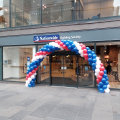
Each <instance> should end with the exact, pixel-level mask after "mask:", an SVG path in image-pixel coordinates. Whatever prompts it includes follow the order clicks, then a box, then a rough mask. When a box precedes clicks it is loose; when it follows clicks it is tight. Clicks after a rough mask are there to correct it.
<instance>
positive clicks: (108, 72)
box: [106, 59, 111, 75]
mask: <svg viewBox="0 0 120 120" xmlns="http://www.w3.org/2000/svg"><path fill="white" fill-rule="evenodd" d="M110 63H111V61H110V59H108V61H107V67H106V70H107V74H108V75H110V73H111V65H110Z"/></svg>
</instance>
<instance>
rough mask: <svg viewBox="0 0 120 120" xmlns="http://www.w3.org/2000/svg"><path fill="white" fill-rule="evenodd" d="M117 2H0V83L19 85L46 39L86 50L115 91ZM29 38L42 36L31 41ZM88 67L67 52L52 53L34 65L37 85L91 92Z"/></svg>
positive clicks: (119, 42)
mask: <svg viewBox="0 0 120 120" xmlns="http://www.w3.org/2000/svg"><path fill="white" fill-rule="evenodd" d="M119 32H120V2H119V0H1V1H0V80H1V81H19V82H25V76H26V71H27V64H28V63H29V62H30V59H31V58H32V57H33V56H34V55H35V53H36V52H37V51H38V50H39V49H40V48H41V47H43V46H44V45H45V44H48V43H49V42H48V41H46V40H48V39H46V38H47V37H48V36H50V35H51V36H55V35H58V36H59V39H60V40H61V39H65V40H69V39H70V40H72V41H77V42H79V43H81V42H82V43H84V44H85V45H86V46H88V47H90V48H91V49H92V50H93V51H95V53H96V54H97V56H99V57H100V59H101V61H102V63H104V66H105V68H106V70H107V73H108V77H109V82H110V86H111V88H114V89H120V33H119ZM35 36H37V37H39V36H41V37H46V38H44V40H43V41H42V42H35V39H34V38H35ZM95 79H96V78H95V76H94V71H92V68H91V67H90V66H89V64H88V62H87V61H85V60H84V58H81V57H80V56H79V55H76V54H75V53H72V52H70V51H59V52H54V53H52V54H50V55H49V56H47V57H46V58H45V59H44V60H43V62H42V63H41V64H40V66H39V70H38V74H37V80H36V82H37V83H39V84H49V85H65V86H75V87H80V86H82V87H96V86H97V83H96V80H95Z"/></svg>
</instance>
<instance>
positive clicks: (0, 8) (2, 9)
mask: <svg viewBox="0 0 120 120" xmlns="http://www.w3.org/2000/svg"><path fill="white" fill-rule="evenodd" d="M7 27H9V0H0V28H7Z"/></svg>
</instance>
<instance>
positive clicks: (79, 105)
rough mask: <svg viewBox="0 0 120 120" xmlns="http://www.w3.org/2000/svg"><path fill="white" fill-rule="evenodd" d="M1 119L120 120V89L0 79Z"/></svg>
mask: <svg viewBox="0 0 120 120" xmlns="http://www.w3.org/2000/svg"><path fill="white" fill-rule="evenodd" d="M0 120H120V91H118V90H116V91H115V90H111V92H110V94H102V93H99V92H98V90H97V89H95V88H75V87H63V86H48V85H36V87H34V88H26V87H25V85H24V84H23V83H11V82H9V83H7V82H6V83H4V82H0Z"/></svg>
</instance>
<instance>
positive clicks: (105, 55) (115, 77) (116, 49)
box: [96, 42, 120, 88]
mask: <svg viewBox="0 0 120 120" xmlns="http://www.w3.org/2000/svg"><path fill="white" fill-rule="evenodd" d="M96 45H97V46H96V52H97V56H99V57H100V59H101V61H102V63H104V66H105V69H106V70H107V74H108V77H109V82H110V87H111V88H120V42H107V43H106V42H103V43H97V44H96Z"/></svg>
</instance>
